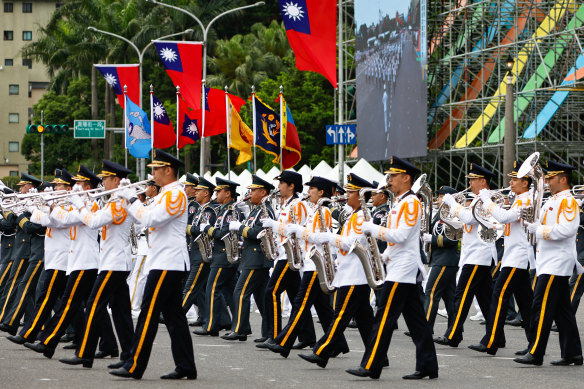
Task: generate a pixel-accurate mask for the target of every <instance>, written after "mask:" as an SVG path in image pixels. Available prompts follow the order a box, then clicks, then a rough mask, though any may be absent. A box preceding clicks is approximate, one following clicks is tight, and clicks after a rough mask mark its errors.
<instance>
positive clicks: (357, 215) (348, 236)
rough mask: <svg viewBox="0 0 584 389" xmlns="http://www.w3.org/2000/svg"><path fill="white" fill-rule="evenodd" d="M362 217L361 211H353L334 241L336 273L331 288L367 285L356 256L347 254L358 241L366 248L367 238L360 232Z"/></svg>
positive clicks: (363, 271) (361, 266)
mask: <svg viewBox="0 0 584 389" xmlns="http://www.w3.org/2000/svg"><path fill="white" fill-rule="evenodd" d="M363 221H364V216H363V211H361V210H360V209H359V210H358V211H353V213H352V214H351V215H350V216H349V217H348V218H347V221H345V224H344V225H343V229H342V230H341V234H340V235H339V236H338V237H337V238H336V240H335V247H336V248H337V249H338V250H337V260H336V264H337V272H336V274H335V279H334V280H333V286H334V287H335V288H339V287H341V286H349V285H364V284H367V277H366V276H365V270H363V265H361V261H360V260H359V257H357V254H355V253H349V251H348V250H349V249H350V247H351V244H352V243H353V242H354V241H355V240H358V241H359V242H360V243H361V244H362V245H363V247H365V248H367V238H366V237H365V235H363V232H362V231H361V225H362V224H363Z"/></svg>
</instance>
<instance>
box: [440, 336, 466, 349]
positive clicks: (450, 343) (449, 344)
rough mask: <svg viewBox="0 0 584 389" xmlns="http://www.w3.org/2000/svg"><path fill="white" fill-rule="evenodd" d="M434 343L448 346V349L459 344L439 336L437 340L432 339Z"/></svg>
mask: <svg viewBox="0 0 584 389" xmlns="http://www.w3.org/2000/svg"><path fill="white" fill-rule="evenodd" d="M434 343H438V344H441V345H443V346H450V347H458V344H459V343H460V341H459V342H455V341H453V340H450V339H448V338H447V337H445V336H439V337H437V338H434Z"/></svg>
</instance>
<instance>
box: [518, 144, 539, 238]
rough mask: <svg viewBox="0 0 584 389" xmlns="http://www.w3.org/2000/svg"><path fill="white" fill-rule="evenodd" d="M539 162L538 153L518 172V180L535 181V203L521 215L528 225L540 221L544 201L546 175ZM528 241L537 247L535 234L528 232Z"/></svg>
mask: <svg viewBox="0 0 584 389" xmlns="http://www.w3.org/2000/svg"><path fill="white" fill-rule="evenodd" d="M538 161H539V153H538V152H537V151H536V152H535V153H533V154H531V155H530V156H529V157H527V159H526V160H525V161H524V162H523V163H522V164H521V166H520V167H519V170H517V178H523V177H530V178H531V180H532V181H533V201H532V202H531V205H530V206H529V207H526V208H523V209H522V210H521V213H520V217H521V219H523V220H524V221H526V222H528V223H533V222H534V221H536V220H539V214H540V213H541V203H542V201H543V194H544V174H543V170H542V169H541V167H540V166H539V164H538ZM526 228H527V227H526ZM527 239H528V240H529V243H531V245H532V246H535V244H536V236H535V235H534V234H532V233H530V232H527Z"/></svg>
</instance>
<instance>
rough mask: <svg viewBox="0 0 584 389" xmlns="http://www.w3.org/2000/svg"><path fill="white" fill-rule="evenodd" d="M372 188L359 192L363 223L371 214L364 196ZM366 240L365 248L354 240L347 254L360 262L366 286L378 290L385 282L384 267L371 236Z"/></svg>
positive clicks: (367, 235) (368, 219) (366, 235)
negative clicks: (350, 254) (351, 254)
mask: <svg viewBox="0 0 584 389" xmlns="http://www.w3.org/2000/svg"><path fill="white" fill-rule="evenodd" d="M374 190H375V189H373V188H363V189H361V190H360V191H359V201H360V202H361V210H362V211H363V216H364V219H365V221H367V222H368V221H370V220H371V213H370V212H369V209H368V208H367V202H366V201H365V194H366V193H368V192H372V191H374ZM365 237H366V238H367V246H368V247H367V248H365V247H363V245H362V244H361V243H359V241H358V240H355V242H354V243H353V245H352V246H351V248H350V249H349V253H352V252H354V253H355V255H357V257H358V258H359V260H360V261H361V265H363V270H365V276H366V277H367V284H368V285H369V287H371V288H372V289H379V288H380V287H381V286H382V285H383V282H384V281H385V266H384V264H383V262H382V260H381V254H380V253H379V247H377V242H376V241H375V239H374V238H373V237H372V236H371V234H368V233H366V234H365Z"/></svg>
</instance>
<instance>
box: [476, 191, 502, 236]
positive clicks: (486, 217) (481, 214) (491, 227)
mask: <svg viewBox="0 0 584 389" xmlns="http://www.w3.org/2000/svg"><path fill="white" fill-rule="evenodd" d="M507 189H510V188H505V189H500V190H492V191H490V195H491V201H493V202H494V203H495V204H496V205H497V206H499V207H503V205H504V204H505V196H503V193H502V192H503V191H505V190H507ZM472 215H473V217H474V218H475V219H476V221H478V222H479V229H478V232H477V234H478V237H479V239H480V241H481V242H483V243H493V242H495V241H496V240H497V239H499V238H500V237H501V236H503V228H504V227H503V225H502V224H501V223H499V222H498V221H497V220H496V219H495V218H494V217H493V216H492V215H491V214H490V213H488V212H487V210H486V209H485V207H484V203H483V200H481V199H480V198H479V199H478V200H477V201H476V202H475V203H474V205H473V207H472Z"/></svg>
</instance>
